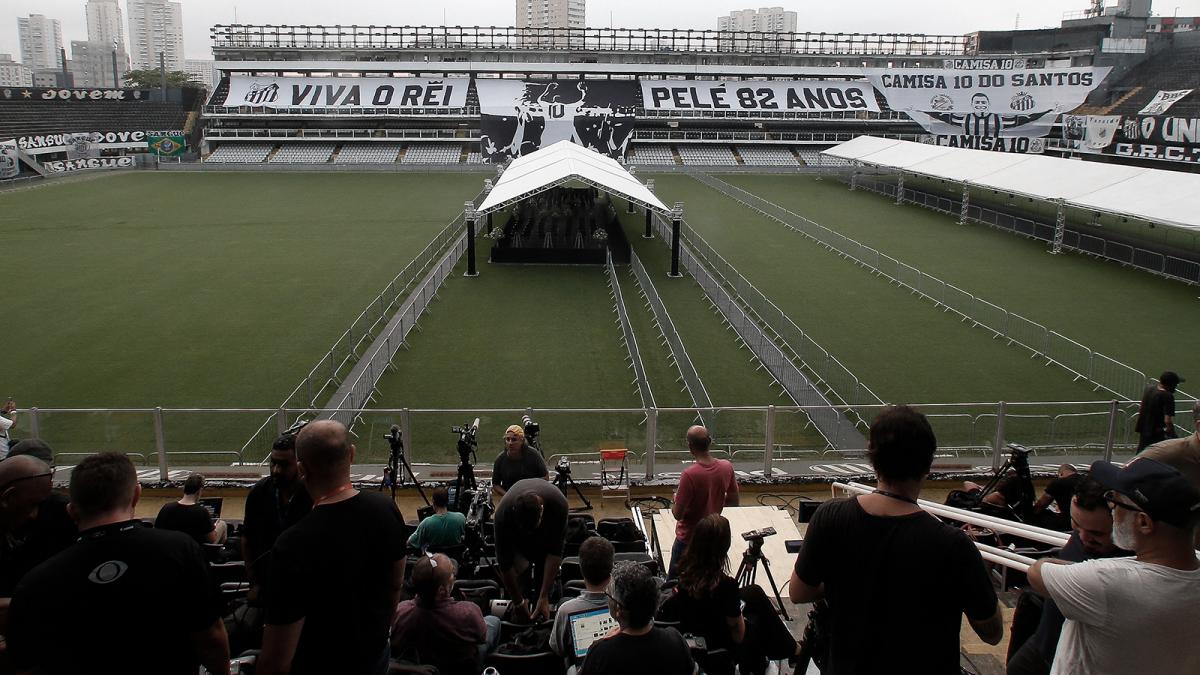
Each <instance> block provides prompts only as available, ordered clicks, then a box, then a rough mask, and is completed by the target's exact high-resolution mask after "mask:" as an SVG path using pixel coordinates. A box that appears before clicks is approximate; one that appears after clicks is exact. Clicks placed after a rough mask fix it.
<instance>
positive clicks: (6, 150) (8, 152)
mask: <svg viewBox="0 0 1200 675" xmlns="http://www.w3.org/2000/svg"><path fill="white" fill-rule="evenodd" d="M19 173H21V160H20V159H19V158H18V157H17V142H16V141H3V142H0V180H4V179H6V178H16V176H17V174H19Z"/></svg>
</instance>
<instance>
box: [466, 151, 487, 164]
mask: <svg viewBox="0 0 1200 675" xmlns="http://www.w3.org/2000/svg"><path fill="white" fill-rule="evenodd" d="M467 164H487V160H486V159H484V158H483V154H481V153H478V152H469V153H467Z"/></svg>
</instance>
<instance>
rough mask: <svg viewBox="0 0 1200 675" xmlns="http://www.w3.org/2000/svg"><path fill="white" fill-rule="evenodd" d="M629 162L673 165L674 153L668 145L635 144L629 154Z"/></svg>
mask: <svg viewBox="0 0 1200 675" xmlns="http://www.w3.org/2000/svg"><path fill="white" fill-rule="evenodd" d="M629 163H630V164H644V165H671V166H674V165H675V163H676V162H675V155H674V154H672V153H671V146H669V145H635V146H633V150H632V152H631V154H630V155H629Z"/></svg>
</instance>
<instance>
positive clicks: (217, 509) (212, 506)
mask: <svg viewBox="0 0 1200 675" xmlns="http://www.w3.org/2000/svg"><path fill="white" fill-rule="evenodd" d="M224 502H225V498H224V497H203V498H201V499H200V502H199V503H200V506H203V507H204V510H205V511H208V516H209V517H210V518H212V519H213V520H216V519H218V518H220V517H221V506H222V504H224Z"/></svg>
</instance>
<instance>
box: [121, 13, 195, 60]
mask: <svg viewBox="0 0 1200 675" xmlns="http://www.w3.org/2000/svg"><path fill="white" fill-rule="evenodd" d="M128 8H129V57H130V60H131V61H132V65H133V68H134V69H135V70H140V69H144V68H157V67H158V55H159V53H162V55H163V56H164V57H165V60H166V66H167V70H183V61H184V59H183V5H182V4H180V3H178V2H168V0H128Z"/></svg>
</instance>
